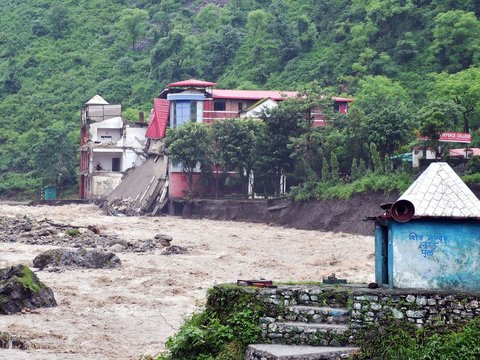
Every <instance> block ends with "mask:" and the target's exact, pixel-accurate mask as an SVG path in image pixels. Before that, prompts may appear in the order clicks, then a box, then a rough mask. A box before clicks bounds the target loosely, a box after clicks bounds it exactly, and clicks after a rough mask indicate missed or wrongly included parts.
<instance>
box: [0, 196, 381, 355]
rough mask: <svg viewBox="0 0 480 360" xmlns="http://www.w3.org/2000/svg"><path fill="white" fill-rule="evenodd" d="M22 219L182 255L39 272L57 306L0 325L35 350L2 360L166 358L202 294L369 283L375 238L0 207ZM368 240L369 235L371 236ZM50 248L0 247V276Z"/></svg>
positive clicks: (82, 209) (124, 256)
mask: <svg viewBox="0 0 480 360" xmlns="http://www.w3.org/2000/svg"><path fill="white" fill-rule="evenodd" d="M25 214H29V215H31V216H32V217H34V218H36V219H38V220H41V219H44V218H48V219H51V220H53V221H55V222H57V223H63V224H72V225H79V226H87V225H97V226H98V227H99V228H100V230H101V232H103V233H106V234H118V235H119V236H120V237H121V238H123V239H125V240H127V241H131V242H135V241H139V240H145V239H151V238H153V237H154V236H155V234H158V233H163V234H168V235H171V236H172V237H173V242H172V244H174V245H180V246H186V247H188V249H189V253H188V254H185V255H170V256H164V255H160V253H161V251H162V249H156V250H154V251H153V252H146V253H132V252H129V253H119V254H117V255H118V256H119V257H120V259H121V261H122V264H123V265H122V267H121V268H119V269H112V270H105V269H78V270H65V271H63V272H48V271H39V270H36V269H34V270H36V274H37V275H38V277H39V278H40V280H41V281H43V282H44V283H45V284H46V285H47V286H49V287H51V288H52V289H53V291H54V294H55V297H56V299H57V302H58V306H57V307H55V308H51V309H39V310H36V311H34V312H33V313H29V314H20V315H8V316H7V315H5V316H0V331H7V332H9V333H11V334H16V335H19V336H22V337H25V338H27V339H29V340H30V341H31V342H32V343H33V344H35V346H36V348H35V349H30V350H28V351H21V350H2V349H0V358H8V359H49V360H50V359H138V358H139V357H140V356H141V355H142V354H152V355H153V354H157V353H159V352H161V351H162V350H164V342H165V340H166V339H167V338H168V337H169V336H170V335H172V334H174V333H175V330H176V329H178V328H179V327H180V325H181V324H182V322H183V318H184V317H186V316H188V315H189V314H191V313H192V312H193V311H194V310H195V308H196V307H197V306H201V305H202V303H203V302H204V301H205V294H206V290H207V289H208V288H209V287H211V286H213V285H215V284H218V283H225V282H234V281H236V280H237V279H255V278H265V279H271V280H274V281H321V279H322V277H324V276H328V275H330V274H332V273H335V274H336V276H337V277H339V278H346V279H348V281H349V282H370V281H373V275H374V270H373V267H374V256H373V252H374V244H373V236H371V237H366V236H356V235H347V234H342V233H338V234H334V233H326V232H319V231H305V230H295V229H284V228H279V227H271V226H267V225H261V224H251V223H241V222H221V221H210V220H184V219H181V218H178V217H155V218H152V217H109V216H105V215H102V213H101V211H100V210H99V209H98V208H97V207H96V206H94V205H68V206H61V207H49V206H37V207H28V206H18V205H0V215H2V216H23V215H25ZM372 231H373V229H372ZM49 248H51V246H46V245H26V244H21V243H0V267H1V268H3V267H6V266H9V265H15V264H19V263H23V264H26V265H29V266H32V264H31V263H32V259H33V258H34V257H35V256H36V255H38V254H39V253H41V252H43V251H45V250H47V249H49Z"/></svg>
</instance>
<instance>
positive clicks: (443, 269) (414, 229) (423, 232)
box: [377, 220, 480, 291]
mask: <svg viewBox="0 0 480 360" xmlns="http://www.w3.org/2000/svg"><path fill="white" fill-rule="evenodd" d="M388 230H389V231H388V272H389V279H390V281H389V282H390V285H393V287H397V288H421V289H450V290H475V291H480V222H478V221H449V220H443V221H439V220H411V221H409V222H406V223H398V222H396V221H393V220H391V221H389V223H388ZM377 256H378V255H377Z"/></svg>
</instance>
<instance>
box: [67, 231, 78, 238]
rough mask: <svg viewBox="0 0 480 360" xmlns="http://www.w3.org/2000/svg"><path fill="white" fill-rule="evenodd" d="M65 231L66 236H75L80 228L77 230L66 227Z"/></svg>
mask: <svg viewBox="0 0 480 360" xmlns="http://www.w3.org/2000/svg"><path fill="white" fill-rule="evenodd" d="M65 233H66V234H67V235H68V236H71V237H75V236H78V235H80V230H78V229H67V230H65Z"/></svg>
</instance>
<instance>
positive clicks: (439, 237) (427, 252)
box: [408, 231, 448, 258]
mask: <svg viewBox="0 0 480 360" xmlns="http://www.w3.org/2000/svg"><path fill="white" fill-rule="evenodd" d="M408 238H409V240H411V241H418V242H419V245H418V249H419V250H420V252H421V253H422V255H423V257H424V258H426V257H428V256H432V255H433V254H434V252H435V250H436V249H437V247H438V246H439V245H440V244H446V243H447V241H448V238H447V235H443V234H439V233H434V234H427V235H426V236H424V235H423V234H417V233H416V232H413V231H412V232H411V233H410V234H409V235H408ZM424 238H425V240H424Z"/></svg>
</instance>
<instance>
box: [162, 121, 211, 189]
mask: <svg viewBox="0 0 480 360" xmlns="http://www.w3.org/2000/svg"><path fill="white" fill-rule="evenodd" d="M165 143H166V149H167V154H168V156H169V157H170V159H171V161H172V163H174V164H178V165H179V166H181V168H182V171H183V172H184V173H185V175H186V177H187V184H188V188H189V190H190V194H193V174H194V173H195V169H196V168H197V166H198V165H199V164H200V165H206V164H208V163H209V157H208V155H209V152H210V151H211V145H210V143H211V136H210V128H209V126H208V125H207V124H204V123H197V122H188V123H186V124H184V125H182V126H180V127H178V128H175V129H171V128H170V129H168V130H167V134H166V137H165Z"/></svg>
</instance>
